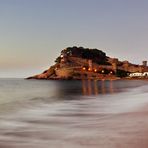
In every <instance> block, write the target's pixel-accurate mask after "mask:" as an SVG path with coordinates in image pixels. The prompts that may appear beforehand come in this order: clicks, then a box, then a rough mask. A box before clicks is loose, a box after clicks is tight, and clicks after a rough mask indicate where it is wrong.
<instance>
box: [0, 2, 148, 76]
mask: <svg viewBox="0 0 148 148" xmlns="http://www.w3.org/2000/svg"><path fill="white" fill-rule="evenodd" d="M69 46H70V47H71V46H83V47H88V48H98V49H101V50H103V51H104V52H106V53H107V55H108V56H111V57H118V58H119V59H121V60H129V61H130V62H132V63H139V64H141V62H142V60H148V0H0V77H28V76H31V75H34V74H37V73H41V72H42V71H43V70H45V69H47V68H48V67H49V66H50V65H52V64H53V63H54V60H55V58H56V57H57V56H58V55H59V54H60V51H61V50H62V49H64V48H66V47H69Z"/></svg>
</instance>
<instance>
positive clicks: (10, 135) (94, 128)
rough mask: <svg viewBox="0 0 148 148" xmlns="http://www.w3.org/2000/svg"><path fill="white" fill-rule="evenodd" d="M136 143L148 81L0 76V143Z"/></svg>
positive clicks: (32, 147)
mask: <svg viewBox="0 0 148 148" xmlns="http://www.w3.org/2000/svg"><path fill="white" fill-rule="evenodd" d="M139 147H141V148H147V147H148V81H142V80H115V81H97V80H25V79H0V148H139Z"/></svg>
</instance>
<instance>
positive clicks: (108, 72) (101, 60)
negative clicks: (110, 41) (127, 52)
mask: <svg viewBox="0 0 148 148" xmlns="http://www.w3.org/2000/svg"><path fill="white" fill-rule="evenodd" d="M144 64H145V63H144ZM135 71H139V72H142V71H148V67H147V65H146V64H145V65H135V64H131V63H129V62H128V61H123V62H122V61H119V60H118V59H117V58H111V57H108V56H106V53H105V52H103V51H101V50H98V49H89V48H83V47H68V48H66V49H63V50H62V51H61V54H60V56H59V57H57V58H56V60H55V65H53V66H51V67H50V68H49V69H47V70H46V71H44V72H43V73H41V74H38V75H35V76H32V77H29V78H28V79H47V80H49V79H54V80H55V79H57V80H59V79H117V78H119V77H127V76H128V74H129V73H131V72H135Z"/></svg>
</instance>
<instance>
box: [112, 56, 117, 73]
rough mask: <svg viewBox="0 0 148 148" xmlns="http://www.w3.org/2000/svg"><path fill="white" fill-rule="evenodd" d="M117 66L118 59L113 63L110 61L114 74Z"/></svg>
mask: <svg viewBox="0 0 148 148" xmlns="http://www.w3.org/2000/svg"><path fill="white" fill-rule="evenodd" d="M117 64H118V59H117V58H114V59H113V61H112V68H113V70H114V72H115V73H116V72H117Z"/></svg>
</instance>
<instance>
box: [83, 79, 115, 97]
mask: <svg viewBox="0 0 148 148" xmlns="http://www.w3.org/2000/svg"><path fill="white" fill-rule="evenodd" d="M108 82H109V83H108V86H109V87H106V86H105V81H100V83H101V86H100V87H99V86H98V81H97V80H82V92H83V95H98V94H99V93H100V94H105V93H111V94H112V93H114V86H113V81H112V80H110V81H108Z"/></svg>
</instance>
